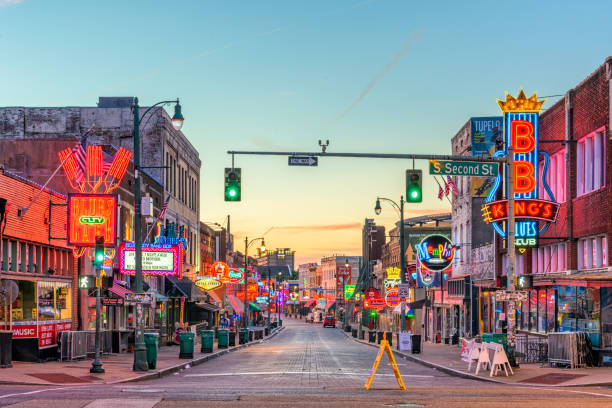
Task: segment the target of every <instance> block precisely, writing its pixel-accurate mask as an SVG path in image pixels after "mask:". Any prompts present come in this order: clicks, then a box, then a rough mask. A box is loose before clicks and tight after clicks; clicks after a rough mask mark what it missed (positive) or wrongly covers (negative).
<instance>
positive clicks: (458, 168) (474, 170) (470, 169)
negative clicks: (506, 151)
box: [429, 160, 499, 177]
mask: <svg viewBox="0 0 612 408" xmlns="http://www.w3.org/2000/svg"><path fill="white" fill-rule="evenodd" d="M498 171H499V167H498V164H497V163H487V162H468V161H454V160H430V161H429V174H433V175H434V176H473V177H495V176H497V173H498Z"/></svg>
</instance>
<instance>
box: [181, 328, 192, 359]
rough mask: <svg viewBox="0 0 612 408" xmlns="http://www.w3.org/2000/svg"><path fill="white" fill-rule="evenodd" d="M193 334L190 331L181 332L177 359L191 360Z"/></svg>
mask: <svg viewBox="0 0 612 408" xmlns="http://www.w3.org/2000/svg"><path fill="white" fill-rule="evenodd" d="M194 338H195V334H194V333H192V332H190V331H184V332H181V336H180V340H181V345H180V351H179V358H193V340H194Z"/></svg>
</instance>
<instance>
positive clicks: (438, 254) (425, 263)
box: [418, 234, 457, 272]
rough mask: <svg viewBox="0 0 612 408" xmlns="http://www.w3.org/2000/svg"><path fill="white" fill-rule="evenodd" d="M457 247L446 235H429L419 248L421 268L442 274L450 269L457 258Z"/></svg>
mask: <svg viewBox="0 0 612 408" xmlns="http://www.w3.org/2000/svg"><path fill="white" fill-rule="evenodd" d="M456 249H457V247H456V246H454V245H453V243H452V242H451V240H450V239H448V238H447V237H446V236H444V235H436V234H434V235H429V236H427V237H425V238H423V240H422V241H421V243H420V244H419V247H418V256H419V263H420V264H421V268H423V267H425V268H426V269H428V270H430V271H434V272H441V271H443V270H445V269H446V268H448V267H449V266H450V265H451V262H452V261H453V258H454V257H455V250H456Z"/></svg>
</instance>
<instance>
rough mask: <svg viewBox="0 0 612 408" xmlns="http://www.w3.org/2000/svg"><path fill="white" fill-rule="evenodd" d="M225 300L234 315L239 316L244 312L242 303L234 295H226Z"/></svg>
mask: <svg viewBox="0 0 612 408" xmlns="http://www.w3.org/2000/svg"><path fill="white" fill-rule="evenodd" d="M227 298H228V299H229V301H230V304H231V305H232V309H234V313H236V314H239V313H243V312H244V303H242V300H240V299H238V298H237V297H236V296H234V295H228V296H227Z"/></svg>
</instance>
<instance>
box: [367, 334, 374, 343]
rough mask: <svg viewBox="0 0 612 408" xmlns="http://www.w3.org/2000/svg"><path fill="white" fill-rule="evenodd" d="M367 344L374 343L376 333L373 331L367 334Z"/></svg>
mask: <svg viewBox="0 0 612 408" xmlns="http://www.w3.org/2000/svg"><path fill="white" fill-rule="evenodd" d="M368 342H369V343H376V332H375V331H370V332H368Z"/></svg>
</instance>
